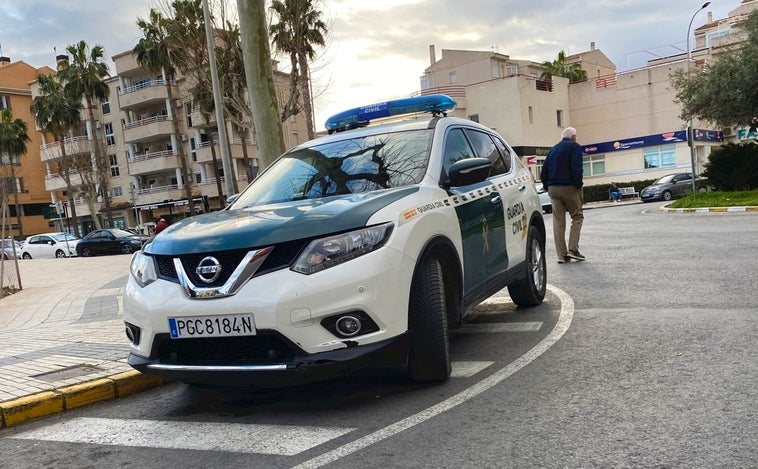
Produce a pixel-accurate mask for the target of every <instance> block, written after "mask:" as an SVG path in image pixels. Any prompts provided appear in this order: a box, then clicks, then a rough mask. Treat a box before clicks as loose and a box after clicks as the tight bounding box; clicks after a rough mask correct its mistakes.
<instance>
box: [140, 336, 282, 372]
mask: <svg viewBox="0 0 758 469" xmlns="http://www.w3.org/2000/svg"><path fill="white" fill-rule="evenodd" d="M153 350H154V354H155V355H157V358H158V360H159V361H160V362H161V363H166V364H173V365H196V366H200V365H219V366H223V365H268V364H275V363H284V362H287V361H290V360H292V359H293V358H294V357H295V355H296V350H295V349H294V348H291V347H289V346H288V345H287V344H286V343H285V342H284V341H283V340H282V339H281V338H279V337H278V336H275V335H254V336H245V337H208V338H198V339H171V338H170V337H169V336H168V334H159V335H156V337H155V343H154V348H153Z"/></svg>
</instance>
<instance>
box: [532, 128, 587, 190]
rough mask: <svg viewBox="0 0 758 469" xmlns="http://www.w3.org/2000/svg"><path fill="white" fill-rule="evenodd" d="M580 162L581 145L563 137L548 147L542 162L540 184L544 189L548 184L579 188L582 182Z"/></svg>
mask: <svg viewBox="0 0 758 469" xmlns="http://www.w3.org/2000/svg"><path fill="white" fill-rule="evenodd" d="M582 164H583V161H582V147H581V146H580V145H579V144H578V143H576V142H574V141H573V140H571V139H570V138H564V139H563V140H561V141H560V142H558V144H557V145H555V146H554V147H553V148H551V149H550V151H549V152H548V154H547V158H545V162H544V163H543V164H542V172H541V173H540V179H541V180H542V186H543V187H544V188H545V189H547V188H548V186H574V187H576V188H577V189H579V188H581V187H582V185H583V184H584V181H583V174H584V170H583V166H582Z"/></svg>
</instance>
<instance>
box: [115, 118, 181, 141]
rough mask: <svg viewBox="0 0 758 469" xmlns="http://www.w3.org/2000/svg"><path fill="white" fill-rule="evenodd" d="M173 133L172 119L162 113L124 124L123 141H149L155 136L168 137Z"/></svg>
mask: <svg viewBox="0 0 758 469" xmlns="http://www.w3.org/2000/svg"><path fill="white" fill-rule="evenodd" d="M173 133H174V124H173V121H172V120H171V119H169V118H168V116H166V115H162V114H160V115H157V116H152V117H148V118H147V119H141V120H138V121H134V122H129V123H128V124H125V125H124V141H125V142H126V143H142V142H149V141H151V140H155V139H156V138H157V137H169V136H171V134H173Z"/></svg>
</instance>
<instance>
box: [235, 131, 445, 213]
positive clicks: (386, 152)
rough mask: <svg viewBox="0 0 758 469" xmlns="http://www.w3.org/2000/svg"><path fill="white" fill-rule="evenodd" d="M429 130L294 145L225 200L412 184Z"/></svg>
mask: <svg viewBox="0 0 758 469" xmlns="http://www.w3.org/2000/svg"><path fill="white" fill-rule="evenodd" d="M431 136H432V130H429V129H422V130H412V131H406V132H394V133H388V134H379V135H368V136H365V137H358V138H351V139H345V140H340V141H338V142H330V143H325V144H323V145H316V146H314V147H311V148H300V149H295V150H293V151H291V152H289V153H285V154H284V156H282V157H281V158H280V159H278V160H277V161H276V162H275V163H274V164H273V165H271V166H270V167H269V168H267V169H266V171H265V172H264V173H263V174H261V176H260V177H259V178H258V179H256V180H255V181H254V182H253V183H252V184H251V185H250V186H249V187H248V188H247V189H246V190H245V191H244V192H243V193H242V194H240V196H239V197H238V198H237V200H235V201H234V203H233V204H232V205H231V208H241V207H249V206H253V205H264V204H271V203H277V202H289V201H293V200H303V199H318V198H321V197H328V196H333V195H342V194H359V193H363V192H369V191H375V190H379V189H389V188H393V187H402V186H407V185H411V184H416V183H418V182H419V181H420V180H421V178H422V177H423V176H424V172H425V171H426V165H427V161H428V153H429V142H430V139H431Z"/></svg>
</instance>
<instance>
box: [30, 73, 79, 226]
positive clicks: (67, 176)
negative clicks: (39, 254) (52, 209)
mask: <svg viewBox="0 0 758 469" xmlns="http://www.w3.org/2000/svg"><path fill="white" fill-rule="evenodd" d="M37 83H38V84H39V92H40V94H39V96H36V97H35V98H34V99H33V100H32V105H31V111H32V114H34V120H35V122H36V123H37V126H38V127H39V128H40V129H42V131H43V132H45V133H49V134H52V135H53V137H54V138H55V140H57V141H58V142H60V148H61V157H60V159H59V160H58V172H59V173H60V175H61V177H62V178H63V180H64V181H65V182H66V191H67V194H68V199H69V202H70V204H69V205H70V206H71V219H72V222H73V224H74V234H75V235H76V236H81V234H80V231H79V220H78V219H77V216H76V204H75V203H73V202H74V193H75V192H74V186H73V185H72V184H71V175H72V174H71V173H72V171H73V168H74V167H75V161H74V160H73V159H72V158H71V157H70V156H69V155H67V154H66V142H65V139H66V134H67V133H68V131H69V130H70V129H71V128H73V127H75V126H76V125H77V124H79V123H80V122H81V117H80V115H79V112H80V110H81V108H82V101H81V99H79V98H76V97H74V96H72V95H71V94H70V93H66V92H65V89H64V87H63V84H61V83H60V82H59V81H57V80H56V79H55V78H53V77H52V76H49V75H38V76H37Z"/></svg>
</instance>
